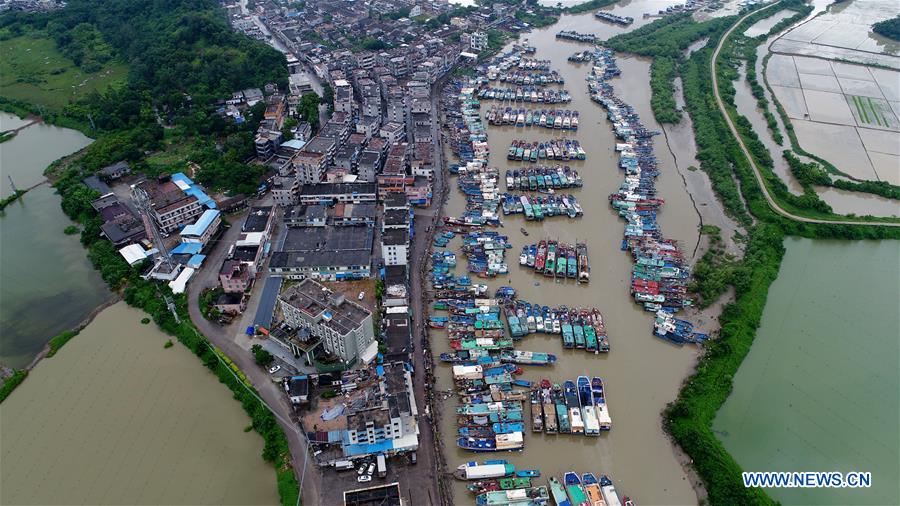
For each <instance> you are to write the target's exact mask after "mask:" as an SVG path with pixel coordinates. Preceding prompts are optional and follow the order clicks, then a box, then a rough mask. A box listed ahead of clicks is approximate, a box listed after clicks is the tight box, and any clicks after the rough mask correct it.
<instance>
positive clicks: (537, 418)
mask: <svg viewBox="0 0 900 506" xmlns="http://www.w3.org/2000/svg"><path fill="white" fill-rule="evenodd" d="M543 430H544V412H543V410H542V409H541V393H540V392H539V391H538V390H532V391H531V431H532V432H542V431H543Z"/></svg>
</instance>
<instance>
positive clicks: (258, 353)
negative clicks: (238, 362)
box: [250, 344, 275, 367]
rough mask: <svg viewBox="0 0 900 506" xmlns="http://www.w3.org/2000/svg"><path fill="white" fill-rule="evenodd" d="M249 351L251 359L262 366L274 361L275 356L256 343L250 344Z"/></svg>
mask: <svg viewBox="0 0 900 506" xmlns="http://www.w3.org/2000/svg"><path fill="white" fill-rule="evenodd" d="M250 352H251V353H253V360H255V361H256V363H257V364H259V365H261V366H263V367H268V365H269V364H271V363H272V362H274V361H275V357H273V356H272V354H271V353H269V352H268V351H266V350H265V349H263V347H262V346H260V345H258V344H254V345H253V346H251V347H250Z"/></svg>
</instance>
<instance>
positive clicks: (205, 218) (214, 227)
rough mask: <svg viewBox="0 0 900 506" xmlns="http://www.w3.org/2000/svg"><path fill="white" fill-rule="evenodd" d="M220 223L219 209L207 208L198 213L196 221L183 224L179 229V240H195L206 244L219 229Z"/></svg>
mask: <svg viewBox="0 0 900 506" xmlns="http://www.w3.org/2000/svg"><path fill="white" fill-rule="evenodd" d="M220 223H222V218H221V217H220V213H219V211H217V210H215V209H207V210H206V211H204V212H203V214H201V215H200V217H199V218H198V219H197V222H196V223H193V224H191V225H185V227H184V228H182V229H181V242H195V243H199V244H202V245H206V243H208V242H209V240H210V239H211V238H212V236H213V235H215V233H216V232H217V231H218V230H219V224H220Z"/></svg>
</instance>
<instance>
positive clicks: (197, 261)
mask: <svg viewBox="0 0 900 506" xmlns="http://www.w3.org/2000/svg"><path fill="white" fill-rule="evenodd" d="M204 260H206V255H194V256H192V257H191V259H190V260H188V263H187V266H188V267H190V268H192V269H199V268H200V266H201V265H203V261H204Z"/></svg>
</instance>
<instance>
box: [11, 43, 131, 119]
mask: <svg viewBox="0 0 900 506" xmlns="http://www.w3.org/2000/svg"><path fill="white" fill-rule="evenodd" d="M127 72H128V67H127V66H126V65H125V64H122V63H114V64H110V65H107V66H105V67H104V68H103V69H101V70H100V71H98V72H95V73H91V74H88V73H85V72H83V71H82V70H81V69H79V68H78V67H76V66H75V64H74V63H73V62H72V61H71V60H69V59H68V58H66V57H65V56H63V55H62V54H61V53H60V52H59V51H58V50H57V48H56V43H55V42H53V40H51V39H50V38H46V37H41V36H40V35H39V34H28V35H23V36H20V37H15V38H12V39H8V40H3V41H0V96H4V97H8V98H12V99H17V100H22V101H25V102H29V103H32V104H35V105H39V106H43V107H47V108H49V109H53V110H60V109H62V108H63V107H64V106H65V105H66V104H68V103H69V101H71V100H77V99H78V98H80V97H82V96H84V95H87V94H88V93H90V92H92V91H94V90H103V89H106V88H107V87H108V86H109V85H111V84H118V83H121V82H124V80H125V75H126V74H127Z"/></svg>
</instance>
